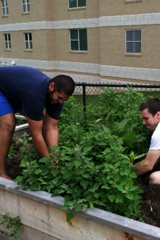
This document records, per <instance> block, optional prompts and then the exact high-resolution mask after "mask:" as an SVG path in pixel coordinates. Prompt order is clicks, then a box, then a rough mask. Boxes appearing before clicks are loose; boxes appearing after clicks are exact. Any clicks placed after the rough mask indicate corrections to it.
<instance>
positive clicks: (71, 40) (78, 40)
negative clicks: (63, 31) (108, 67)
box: [70, 29, 88, 53]
mask: <svg viewBox="0 0 160 240" xmlns="http://www.w3.org/2000/svg"><path fill="white" fill-rule="evenodd" d="M71 30H77V31H78V38H77V39H71V33H70V51H71V52H85V53H86V52H88V50H80V34H79V31H80V30H81V29H70V31H71ZM73 41H76V42H78V50H72V49H71V42H73Z"/></svg>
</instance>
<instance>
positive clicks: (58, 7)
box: [54, 0, 99, 21]
mask: <svg viewBox="0 0 160 240" xmlns="http://www.w3.org/2000/svg"><path fill="white" fill-rule="evenodd" d="M68 2H69V1H68V0H65V1H64V0H58V1H57V0H54V21H58V20H65V19H67V20H72V19H86V18H98V17H99V0H87V1H86V8H84V9H82V8H77V9H69V8H68Z"/></svg>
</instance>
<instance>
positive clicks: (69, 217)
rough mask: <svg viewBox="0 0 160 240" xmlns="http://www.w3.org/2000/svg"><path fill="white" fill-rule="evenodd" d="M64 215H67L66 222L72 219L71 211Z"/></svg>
mask: <svg viewBox="0 0 160 240" xmlns="http://www.w3.org/2000/svg"><path fill="white" fill-rule="evenodd" d="M66 217H67V222H70V221H71V220H72V219H73V217H74V215H73V213H67V216H66Z"/></svg>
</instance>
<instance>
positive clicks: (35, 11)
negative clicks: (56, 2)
mask: <svg viewBox="0 0 160 240" xmlns="http://www.w3.org/2000/svg"><path fill="white" fill-rule="evenodd" d="M48 1H49V0H38V1H33V0H32V1H30V8H31V11H30V13H27V14H23V13H22V0H14V1H13V0H8V5H9V16H8V17H7V16H3V15H2V9H1V2H0V9H1V11H0V24H9V23H21V22H32V21H45V17H46V7H45V2H46V3H48ZM49 2H50V3H48V6H50V11H51V9H53V6H52V2H53V0H50V1H49Z"/></svg>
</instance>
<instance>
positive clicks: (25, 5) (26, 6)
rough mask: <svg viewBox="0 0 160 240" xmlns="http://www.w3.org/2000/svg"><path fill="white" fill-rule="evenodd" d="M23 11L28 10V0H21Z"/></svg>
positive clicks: (26, 11)
mask: <svg viewBox="0 0 160 240" xmlns="http://www.w3.org/2000/svg"><path fill="white" fill-rule="evenodd" d="M22 6H23V13H28V12H30V0H22Z"/></svg>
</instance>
